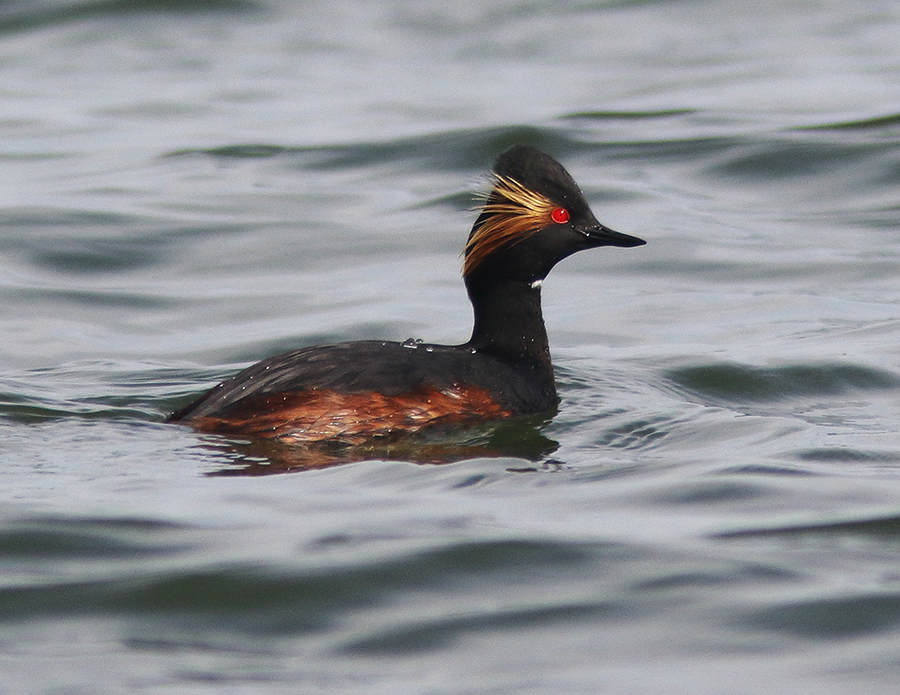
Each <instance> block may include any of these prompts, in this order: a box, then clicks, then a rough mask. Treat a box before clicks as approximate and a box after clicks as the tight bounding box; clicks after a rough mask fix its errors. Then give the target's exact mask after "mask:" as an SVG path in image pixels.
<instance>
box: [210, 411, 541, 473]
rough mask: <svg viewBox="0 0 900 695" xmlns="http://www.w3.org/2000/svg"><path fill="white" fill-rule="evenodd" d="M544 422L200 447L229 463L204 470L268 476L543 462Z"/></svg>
mask: <svg viewBox="0 0 900 695" xmlns="http://www.w3.org/2000/svg"><path fill="white" fill-rule="evenodd" d="M546 424H547V421H540V419H539V418H535V417H519V418H510V419H508V420H504V421H501V422H500V423H490V424H485V425H481V426H478V427H467V428H460V427H453V428H449V427H448V428H432V429H431V430H429V431H427V432H425V433H420V434H417V435H406V436H400V437H395V438H381V439H375V440H373V441H371V442H370V443H367V444H363V445H348V444H343V443H331V442H310V443H307V444H303V443H295V444H286V443H282V442H278V441H273V440H267V439H255V440H251V441H246V440H240V439H237V440H234V439H231V440H224V438H221V437H215V438H213V437H206V438H204V439H205V442H204V444H203V446H204V447H208V448H209V449H210V450H211V451H215V452H216V453H217V454H218V455H219V456H220V457H221V456H224V457H225V458H227V459H228V460H231V461H232V462H233V464H232V465H230V466H228V467H227V468H224V469H217V470H215V471H213V472H211V473H209V474H208V475H269V474H273V473H291V472H298V471H307V470H316V469H320V468H330V467H332V466H340V465H342V464H346V463H355V462H359V461H375V460H381V461H408V462H410V463H419V464H435V465H436V464H445V463H454V462H456V461H465V460H468V459H475V458H516V459H522V460H523V462H525V461H531V462H536V463H537V462H547V461H546V460H547V457H549V456H550V455H551V454H552V453H553V452H554V451H556V449H557V448H559V443H558V442H555V441H553V440H552V439H550V438H549V437H546V436H544V435H543V434H542V433H541V431H540V428H541V427H542V426H543V425H546Z"/></svg>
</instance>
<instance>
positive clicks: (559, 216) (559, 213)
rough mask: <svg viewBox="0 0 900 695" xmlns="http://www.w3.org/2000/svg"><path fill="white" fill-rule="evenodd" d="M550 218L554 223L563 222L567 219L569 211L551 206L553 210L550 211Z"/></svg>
mask: <svg viewBox="0 0 900 695" xmlns="http://www.w3.org/2000/svg"><path fill="white" fill-rule="evenodd" d="M550 219H551V220H553V221H554V222H556V224H565V223H566V222H568V221H569V211H568V210H566V209H565V208H553V212H551V213H550Z"/></svg>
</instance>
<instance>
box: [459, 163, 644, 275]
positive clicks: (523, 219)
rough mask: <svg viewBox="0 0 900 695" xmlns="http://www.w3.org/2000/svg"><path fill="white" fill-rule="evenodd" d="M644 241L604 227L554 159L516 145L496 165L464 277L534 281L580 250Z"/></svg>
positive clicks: (468, 249) (471, 239)
mask: <svg viewBox="0 0 900 695" xmlns="http://www.w3.org/2000/svg"><path fill="white" fill-rule="evenodd" d="M644 243H646V242H645V241H643V240H642V239H638V238H637V237H633V236H629V235H627V234H621V233H619V232H615V231H613V230H612V229H609V228H608V227H605V226H603V225H602V224H600V223H599V222H598V221H597V218H596V217H594V214H593V213H592V212H591V209H590V207H589V206H588V203H587V201H586V200H585V198H584V195H583V194H582V193H581V190H580V189H579V188H578V185H577V184H576V183H575V181H574V180H573V179H572V177H571V176H570V175H569V172H567V171H566V170H565V169H564V168H563V167H562V165H561V164H560V163H559V162H557V161H556V160H555V159H553V157H550V156H549V155H546V154H544V153H543V152H540V151H539V150H536V149H534V148H533V147H528V146H527V145H516V146H514V147H511V148H510V149H508V150H506V151H505V152H504V153H503V154H501V155H500V157H499V158H498V159H497V163H496V164H495V165H494V187H493V189H492V190H491V192H490V193H489V194H488V196H487V201H486V202H485V204H484V207H483V208H482V211H481V214H480V215H479V217H478V219H477V220H476V221H475V225H474V226H473V227H472V232H471V234H469V240H468V243H467V244H466V250H465V262H464V264H463V275H464V276H465V278H466V281H467V282H472V281H474V280H475V279H476V278H482V279H491V280H493V281H497V280H503V279H508V280H523V281H526V282H534V281H536V280H543V279H544V278H545V277H546V276H547V273H549V272H550V269H551V268H552V267H553V266H554V265H555V264H556V263H557V262H559V261H561V260H562V259H563V258H565V257H566V256H570V255H571V254H573V253H575V252H576V251H581V250H583V249H589V248H594V247H597V246H624V247H628V246H640V245H642V244H644Z"/></svg>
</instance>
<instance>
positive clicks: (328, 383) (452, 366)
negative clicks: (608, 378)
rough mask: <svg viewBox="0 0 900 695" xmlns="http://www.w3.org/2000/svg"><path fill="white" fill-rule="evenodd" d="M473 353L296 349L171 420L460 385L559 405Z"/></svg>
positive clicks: (527, 406) (530, 379)
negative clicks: (293, 398)
mask: <svg viewBox="0 0 900 695" xmlns="http://www.w3.org/2000/svg"><path fill="white" fill-rule="evenodd" d="M529 371H530V370H528V369H527V368H525V370H524V372H523V368H522V367H521V366H518V367H516V368H513V367H512V366H510V365H507V364H505V363H503V362H501V361H499V360H497V359H495V358H492V357H489V356H484V355H480V354H477V353H472V352H470V351H469V350H468V349H466V348H465V347H455V346H444V345H425V344H421V343H418V344H412V343H397V342H387V341H384V342H383V341H375V340H372V341H357V342H347V343H335V344H332V345H317V346H314V347H308V348H301V349H299V350H292V351H291V352H285V353H283V354H280V355H275V356H274V357H270V358H268V359H265V360H263V361H262V362H258V363H256V364H254V365H252V366H250V367H248V368H247V369H244V370H243V371H241V372H239V373H237V374H235V375H234V376H233V377H231V378H230V379H227V380H226V381H223V382H222V383H221V384H219V385H218V386H216V387H215V388H213V389H211V390H210V391H208V392H207V393H205V394H204V395H203V396H201V397H200V398H199V399H198V400H196V401H195V402H193V403H191V404H190V405H188V406H187V407H185V408H182V409H181V410H179V411H177V412H175V413H173V414H172V415H171V416H170V417H169V421H170V422H176V421H179V420H185V419H193V418H199V417H208V416H217V415H221V414H222V413H224V412H227V411H228V409H229V408H231V407H232V406H234V405H235V404H238V403H239V402H240V401H243V400H244V399H249V398H253V399H259V398H261V397H265V396H267V395H271V394H285V393H296V392H304V391H311V390H322V391H333V392H337V393H345V394H354V393H366V392H374V393H380V394H382V395H385V396H398V395H401V394H405V393H409V392H412V391H416V390H417V389H422V388H430V389H436V390H444V389H450V388H453V387H455V386H458V385H462V386H474V387H478V388H481V389H484V390H486V391H487V392H488V393H490V394H491V396H492V398H493V399H494V400H496V402H497V403H498V404H500V405H501V406H502V407H504V408H506V409H509V410H510V411H513V412H519V413H524V412H537V411H541V410H546V409H547V408H550V407H553V406H554V405H556V391H555V387H554V385H553V381H552V375H551V378H550V382H549V383H543V382H544V381H545V379H540V378H539V377H538V376H537V374H536V373H535V374H534V375H532V374H529Z"/></svg>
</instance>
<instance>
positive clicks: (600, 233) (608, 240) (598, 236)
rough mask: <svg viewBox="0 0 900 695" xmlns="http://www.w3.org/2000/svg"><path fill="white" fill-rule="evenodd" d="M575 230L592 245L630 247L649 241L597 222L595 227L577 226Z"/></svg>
mask: <svg viewBox="0 0 900 695" xmlns="http://www.w3.org/2000/svg"><path fill="white" fill-rule="evenodd" d="M575 231H576V232H578V233H579V234H582V235H584V236H585V237H586V238H587V240H588V242H589V243H590V245H591V246H621V247H624V248H629V247H631V246H643V245H644V244H646V243H647V242H646V241H644V240H643V239H638V238H637V237H636V236H631V235H630V234H622V232H617V231H615V230H612V229H610V228H609V227H604V226H603V225H602V224H597V225H596V226H594V227H575Z"/></svg>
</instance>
